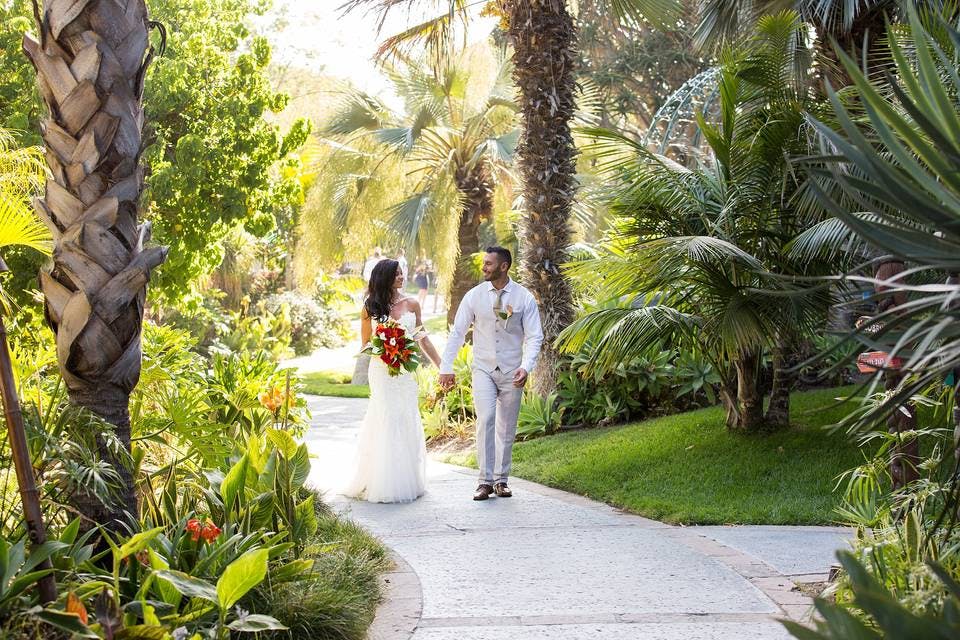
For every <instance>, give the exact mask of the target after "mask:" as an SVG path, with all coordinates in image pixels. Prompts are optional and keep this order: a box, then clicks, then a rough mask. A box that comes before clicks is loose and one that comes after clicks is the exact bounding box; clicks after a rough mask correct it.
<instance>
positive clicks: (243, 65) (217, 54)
mask: <svg viewBox="0 0 960 640" xmlns="http://www.w3.org/2000/svg"><path fill="white" fill-rule="evenodd" d="M150 9H151V13H152V17H153V19H155V20H158V21H160V22H162V23H163V24H164V25H165V26H166V30H167V43H166V53H165V55H164V56H163V57H160V58H158V59H157V60H156V61H155V62H154V64H153V65H152V66H151V69H150V72H149V74H148V76H147V82H146V87H147V92H146V96H145V105H146V122H147V124H148V127H149V128H150V134H149V135H148V137H147V139H148V141H149V143H150V144H149V146H148V147H147V149H146V150H145V153H144V159H145V161H146V163H147V164H148V165H149V166H150V168H151V175H150V180H149V183H148V184H149V190H148V193H147V198H148V203H149V204H148V206H147V208H146V211H147V217H149V218H150V219H151V220H152V221H153V223H154V238H155V240H156V241H157V242H158V243H160V244H165V245H168V246H170V248H171V250H170V256H169V258H168V260H167V263H166V264H165V265H164V268H163V269H161V270H159V272H158V273H157V274H156V275H155V277H154V279H153V280H152V281H151V282H152V284H153V287H152V288H151V291H152V292H153V293H154V294H155V295H160V296H161V297H164V298H166V299H170V300H172V299H173V297H174V296H182V295H183V294H184V287H186V286H189V285H191V284H192V283H194V282H195V281H196V280H197V279H198V278H199V277H200V276H202V275H204V274H206V273H209V272H210V271H212V270H213V269H214V268H215V267H216V266H217V265H218V264H219V263H220V260H221V259H222V258H223V247H222V242H223V240H224V238H225V237H226V235H227V233H228V231H229V230H230V229H231V228H233V227H235V226H237V225H243V226H244V227H245V228H246V229H247V230H248V231H250V232H252V233H254V234H255V235H259V236H262V235H264V234H265V233H266V232H267V231H269V230H271V229H273V228H274V227H275V226H276V225H277V219H278V218H280V217H282V216H283V215H286V214H285V210H286V209H288V208H292V207H295V206H297V205H299V203H300V202H301V201H302V198H303V196H302V189H301V184H300V183H299V181H298V180H296V179H295V178H292V177H283V175H282V174H275V173H273V169H274V168H275V167H276V166H277V165H278V163H289V162H293V160H291V156H290V154H291V153H292V152H294V151H296V150H297V149H298V148H299V147H300V146H301V145H302V144H303V143H304V141H305V140H306V136H307V133H308V131H309V125H308V124H307V123H306V122H303V121H297V122H295V123H294V124H293V125H292V126H291V128H290V130H289V131H288V132H287V133H286V134H282V133H281V132H280V131H279V129H278V127H276V126H275V125H273V124H271V123H270V122H268V120H267V119H266V118H265V117H264V116H265V115H266V114H268V113H270V112H280V111H283V109H284V108H285V107H286V101H287V98H286V96H284V95H283V94H278V93H276V92H274V91H273V90H272V89H271V87H270V82H269V78H268V77H267V69H268V65H269V63H270V47H269V45H268V44H267V42H266V40H265V39H264V38H261V37H258V36H252V35H251V33H250V30H249V28H248V26H247V24H248V19H249V18H250V16H252V15H255V14H257V13H260V12H262V11H263V9H264V8H263V6H262V5H261V3H259V2H255V1H254V0H227V1H226V2H223V1H220V0H216V1H214V0H157V1H156V2H152V3H151V6H150Z"/></svg>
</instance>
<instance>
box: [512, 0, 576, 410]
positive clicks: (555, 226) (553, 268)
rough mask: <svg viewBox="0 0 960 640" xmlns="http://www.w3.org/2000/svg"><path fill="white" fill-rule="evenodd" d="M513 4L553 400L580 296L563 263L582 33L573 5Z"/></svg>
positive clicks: (538, 289)
mask: <svg viewBox="0 0 960 640" xmlns="http://www.w3.org/2000/svg"><path fill="white" fill-rule="evenodd" d="M506 7H507V10H508V19H509V23H510V27H509V31H508V34H509V37H510V40H511V42H512V44H513V49H514V54H513V62H514V72H513V78H514V81H515V82H516V84H517V87H518V88H519V90H520V94H521V112H522V114H523V115H522V118H523V133H522V135H521V138H520V142H519V144H518V146H517V164H518V167H519V170H520V174H521V176H522V181H523V198H524V205H525V207H526V215H525V216H524V220H523V233H522V241H521V251H520V252H521V258H522V277H523V282H524V284H525V285H526V286H527V287H528V288H529V289H530V291H531V292H532V293H533V295H534V297H535V298H536V299H537V302H538V303H539V305H540V312H541V314H542V317H543V334H544V343H543V350H542V352H541V355H540V360H539V362H538V364H537V368H536V371H535V372H534V375H533V385H534V389H535V391H536V392H537V393H539V394H541V395H544V396H546V395H547V394H549V393H550V392H552V391H553V389H554V388H555V387H556V371H557V368H558V364H559V354H558V353H557V351H556V349H555V348H554V346H553V344H554V341H555V339H556V337H557V336H558V335H559V333H560V331H561V330H563V329H564V328H565V327H567V326H568V325H569V324H570V322H572V320H573V315H574V309H573V293H572V290H571V288H570V283H569V281H568V280H567V278H566V277H565V276H564V275H563V274H562V273H561V272H560V265H562V264H563V263H565V262H566V261H567V260H568V248H569V246H570V241H571V235H572V231H571V228H570V214H571V206H572V203H573V196H574V193H575V192H576V188H577V184H576V178H575V175H576V147H575V146H574V142H573V136H572V135H571V133H570V120H571V119H572V117H573V113H574V110H575V104H574V96H573V93H574V88H575V80H576V77H575V75H574V66H575V64H574V61H575V60H576V52H575V46H576V29H575V28H574V25H573V19H572V18H571V16H570V14H569V13H568V12H567V7H566V3H565V0H509V1H508V2H507V4H506Z"/></svg>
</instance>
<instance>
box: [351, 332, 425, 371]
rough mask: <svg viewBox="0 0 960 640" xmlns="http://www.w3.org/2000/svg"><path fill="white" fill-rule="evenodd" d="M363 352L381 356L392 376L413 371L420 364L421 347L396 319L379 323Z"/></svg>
mask: <svg viewBox="0 0 960 640" xmlns="http://www.w3.org/2000/svg"><path fill="white" fill-rule="evenodd" d="M363 353H369V354H370V355H371V356H376V357H378V358H380V360H381V361H383V363H384V364H385V365H387V373H389V374H390V375H391V376H398V375H400V374H401V373H402V372H404V371H409V372H413V371H414V370H416V368H417V367H419V366H420V347H418V346H417V343H416V340H414V338H413V337H411V336H408V335H407V330H406V329H404V328H403V325H401V324H400V323H399V322H397V321H395V320H387V321H386V322H381V323H379V324H378V325H377V328H376V329H375V330H374V331H373V336H372V337H371V338H370V344H369V345H367V346H366V347H365V348H364V349H363Z"/></svg>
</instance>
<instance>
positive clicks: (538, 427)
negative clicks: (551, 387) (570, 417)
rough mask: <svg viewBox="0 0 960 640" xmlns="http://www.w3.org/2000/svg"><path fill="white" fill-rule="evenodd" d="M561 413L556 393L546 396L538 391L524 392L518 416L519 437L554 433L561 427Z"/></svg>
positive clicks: (524, 438)
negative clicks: (537, 392)
mask: <svg viewBox="0 0 960 640" xmlns="http://www.w3.org/2000/svg"><path fill="white" fill-rule="evenodd" d="M560 415H561V413H560V408H559V406H558V403H557V395H556V394H555V393H551V394H550V395H548V396H547V397H546V398H544V397H542V396H540V395H538V394H536V393H531V392H526V393H524V394H523V402H522V403H521V404H520V415H519V416H518V418H517V437H518V438H519V439H521V440H526V439H527V438H531V437H534V436H545V435H548V434H550V433H553V432H554V431H556V430H557V429H558V428H560Z"/></svg>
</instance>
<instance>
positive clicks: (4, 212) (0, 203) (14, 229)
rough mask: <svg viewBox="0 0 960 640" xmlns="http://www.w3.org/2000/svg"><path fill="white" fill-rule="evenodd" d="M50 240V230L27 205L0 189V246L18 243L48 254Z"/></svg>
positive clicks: (50, 244) (51, 239)
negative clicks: (9, 196)
mask: <svg viewBox="0 0 960 640" xmlns="http://www.w3.org/2000/svg"><path fill="white" fill-rule="evenodd" d="M52 241H53V238H52V237H51V235H50V230H49V229H47V227H46V225H44V223H43V222H41V221H40V219H39V218H38V217H37V215H36V214H35V213H34V212H33V211H32V210H31V209H30V208H29V207H27V206H25V205H23V204H22V203H21V202H18V201H16V200H14V199H12V198H8V197H7V196H6V194H4V193H3V192H2V191H0V247H9V246H11V245H20V246H25V247H30V248H31V249H36V250H37V251H39V252H40V253H43V254H44V255H49V254H50V252H51V251H52V249H53V244H52Z"/></svg>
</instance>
